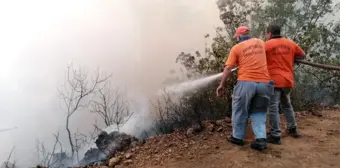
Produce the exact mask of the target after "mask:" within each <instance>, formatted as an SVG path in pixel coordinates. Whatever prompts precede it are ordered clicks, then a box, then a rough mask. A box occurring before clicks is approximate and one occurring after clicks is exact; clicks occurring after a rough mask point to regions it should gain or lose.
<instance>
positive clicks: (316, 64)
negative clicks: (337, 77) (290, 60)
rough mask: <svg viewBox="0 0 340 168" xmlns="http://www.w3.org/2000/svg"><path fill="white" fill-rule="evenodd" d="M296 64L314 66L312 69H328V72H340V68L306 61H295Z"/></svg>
mask: <svg viewBox="0 0 340 168" xmlns="http://www.w3.org/2000/svg"><path fill="white" fill-rule="evenodd" d="M295 62H297V63H301V64H305V65H309V66H312V67H317V68H322V69H327V70H336V71H340V66H334V65H326V64H319V63H314V62H310V61H305V60H295Z"/></svg>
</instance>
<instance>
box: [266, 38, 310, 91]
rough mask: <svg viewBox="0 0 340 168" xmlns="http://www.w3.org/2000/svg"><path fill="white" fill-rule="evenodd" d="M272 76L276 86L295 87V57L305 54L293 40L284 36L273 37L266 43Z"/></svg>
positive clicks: (269, 69)
mask: <svg viewBox="0 0 340 168" xmlns="http://www.w3.org/2000/svg"><path fill="white" fill-rule="evenodd" d="M265 47H266V55H267V64H268V71H269V75H270V78H271V79H273V80H274V83H275V87H277V88H284V87H289V88H292V87H294V73H293V66H294V59H295V56H301V55H303V54H304V52H303V50H302V49H301V48H300V47H299V46H298V45H297V44H296V43H295V42H293V41H291V40H288V39H286V38H283V37H278V38H272V39H270V40H269V41H267V42H266V43H265Z"/></svg>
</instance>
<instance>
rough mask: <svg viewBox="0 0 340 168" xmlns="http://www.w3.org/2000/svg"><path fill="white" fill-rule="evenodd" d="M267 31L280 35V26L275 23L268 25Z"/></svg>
mask: <svg viewBox="0 0 340 168" xmlns="http://www.w3.org/2000/svg"><path fill="white" fill-rule="evenodd" d="M267 33H272V35H281V27H280V26H279V25H276V24H272V25H270V26H268V28H267Z"/></svg>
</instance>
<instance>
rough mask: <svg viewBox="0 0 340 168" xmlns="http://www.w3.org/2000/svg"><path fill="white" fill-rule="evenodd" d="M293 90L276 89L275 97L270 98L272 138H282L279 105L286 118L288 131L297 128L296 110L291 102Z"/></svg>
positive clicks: (269, 116) (269, 117)
mask: <svg viewBox="0 0 340 168" xmlns="http://www.w3.org/2000/svg"><path fill="white" fill-rule="evenodd" d="M291 90H292V89H291V88H275V90H274V95H272V96H271V98H270V103H269V109H268V110H269V112H268V119H269V126H270V135H272V136H276V137H280V136H281V125H280V113H279V105H280V106H281V108H282V111H283V114H284V116H285V118H286V121H287V129H291V128H294V127H296V126H297V124H296V121H295V113H294V109H293V106H292V104H291V100H290V92H291Z"/></svg>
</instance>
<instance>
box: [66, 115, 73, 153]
mask: <svg viewBox="0 0 340 168" xmlns="http://www.w3.org/2000/svg"><path fill="white" fill-rule="evenodd" d="M69 123H70V116H67V118H66V131H67V134H68V140H69V142H70V146H71V155H72V158H73V156H74V145H73V140H72V135H71V130H70V128H69Z"/></svg>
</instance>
